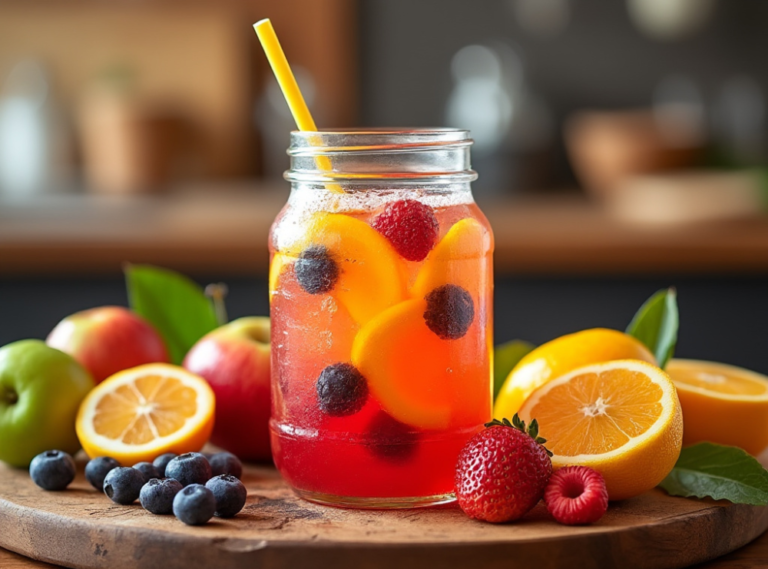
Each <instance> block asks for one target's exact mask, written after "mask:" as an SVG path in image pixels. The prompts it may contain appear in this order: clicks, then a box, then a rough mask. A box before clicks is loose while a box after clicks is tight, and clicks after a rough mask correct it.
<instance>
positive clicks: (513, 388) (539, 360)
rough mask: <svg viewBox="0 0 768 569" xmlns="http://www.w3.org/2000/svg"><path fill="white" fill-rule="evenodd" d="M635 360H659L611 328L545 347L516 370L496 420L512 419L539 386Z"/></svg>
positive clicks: (499, 399)
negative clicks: (604, 364) (595, 367)
mask: <svg viewBox="0 0 768 569" xmlns="http://www.w3.org/2000/svg"><path fill="white" fill-rule="evenodd" d="M624 359H633V360H641V361H644V362H648V363H651V364H655V363H656V358H654V356H653V354H652V353H651V352H650V351H649V350H648V348H646V347H645V346H644V345H643V344H642V343H641V342H640V341H639V340H637V339H636V338H634V337H632V336H630V335H628V334H624V333H623V332H619V331H617V330H609V329H607V328H593V329H590V330H583V331H581V332H576V333H574V334H567V335H565V336H561V337H559V338H556V339H554V340H551V341H550V342H547V343H546V344H542V345H541V346H539V347H538V348H536V349H535V350H533V351H532V352H530V353H529V354H527V355H526V356H525V357H524V358H523V359H521V360H520V361H519V362H518V363H517V365H516V366H515V367H514V368H513V369H512V371H511V372H510V373H509V376H507V379H506V381H505V382H504V385H503V386H502V388H501V391H499V395H498V397H497V398H496V404H495V405H494V409H493V413H494V416H495V417H502V416H503V417H511V416H513V415H514V414H515V413H517V412H518V411H519V410H520V408H521V407H522V405H523V403H524V402H525V400H526V399H527V398H528V397H529V396H530V394H531V393H533V391H534V390H535V389H537V388H538V387H540V386H542V385H544V384H545V383H546V382H548V381H550V380H552V379H555V378H556V377H558V376H561V375H563V374H565V373H568V372H570V371H571V370H573V369H576V368H578V367H581V366H585V365H589V364H595V363H600V362H607V361H612V360H624Z"/></svg>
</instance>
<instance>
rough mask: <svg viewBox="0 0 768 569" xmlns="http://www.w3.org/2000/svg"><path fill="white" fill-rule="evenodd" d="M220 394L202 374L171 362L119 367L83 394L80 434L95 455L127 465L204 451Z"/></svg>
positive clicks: (78, 421) (91, 455) (88, 450)
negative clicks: (161, 457)
mask: <svg viewBox="0 0 768 569" xmlns="http://www.w3.org/2000/svg"><path fill="white" fill-rule="evenodd" d="M214 407H215V397H214V394H213V391H212V390H211V388H210V386H209V385H208V383H207V382H206V381H205V380H204V379H203V378H201V377H199V376H197V375H195V374H192V373H190V372H188V371H186V370H185V369H184V368H181V367H178V366H174V365H171V364H159V363H158V364H146V365H142V366H138V367H135V368H131V369H128V370H125V371H121V372H119V373H116V374H115V375H113V376H111V377H109V378H107V379H106V380H105V381H103V382H102V383H100V384H99V385H98V386H96V388H95V389H94V390H93V391H91V392H90V393H89V394H88V396H87V397H86V398H85V399H84V400H83V403H82V404H81V406H80V411H79V413H78V416H77V435H78V437H79V439H80V443H81V444H82V446H83V449H84V450H85V452H86V453H87V454H88V456H90V457H95V456H111V457H113V458H114V459H116V460H117V461H118V462H120V464H122V465H123V466H130V465H132V464H136V463H138V462H142V461H149V462H151V461H152V460H154V458H156V457H157V456H159V455H161V454H163V453H166V452H175V453H177V454H182V453H185V452H190V451H198V450H200V449H201V448H202V447H203V445H204V444H205V443H206V441H207V440H208V438H209V437H210V434H211V431H212V429H213V419H214Z"/></svg>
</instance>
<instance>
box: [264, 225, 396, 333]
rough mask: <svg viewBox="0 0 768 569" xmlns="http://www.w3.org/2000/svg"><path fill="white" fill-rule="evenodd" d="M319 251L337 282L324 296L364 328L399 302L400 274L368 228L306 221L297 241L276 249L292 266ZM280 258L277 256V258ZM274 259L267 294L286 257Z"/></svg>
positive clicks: (381, 238) (389, 251) (391, 254)
mask: <svg viewBox="0 0 768 569" xmlns="http://www.w3.org/2000/svg"><path fill="white" fill-rule="evenodd" d="M309 248H313V250H315V251H317V250H322V251H324V254H327V255H328V256H329V257H330V259H332V260H333V262H334V263H335V264H336V267H337V269H338V277H337V280H336V281H335V283H334V284H333V287H332V289H331V290H330V291H329V293H330V294H331V295H333V296H334V297H335V298H337V299H338V300H339V302H340V303H342V304H343V305H344V306H345V307H346V308H347V310H349V313H350V314H351V315H352V317H353V318H354V319H355V320H356V321H357V322H358V323H359V324H361V325H362V324H364V323H366V322H368V321H369V320H370V319H371V318H373V317H374V316H376V315H377V314H379V313H380V312H381V311H383V310H385V309H387V308H389V307H390V306H393V305H395V304H397V303H398V302H400V301H401V300H403V299H404V298H405V293H406V281H407V278H406V269H405V265H404V263H403V261H402V260H401V259H400V256H399V255H398V254H397V252H396V251H395V250H394V248H393V247H392V245H390V243H389V241H387V239H386V238H385V237H384V236H383V235H381V234H380V233H379V232H378V231H376V230H375V229H373V228H372V227H371V226H370V225H368V224H367V223H365V222H364V221H361V220H359V219H357V218H354V217H351V216H349V215H345V214H339V213H318V214H316V215H314V216H312V219H311V221H310V224H309V227H308V228H307V230H306V232H305V235H304V236H303V238H301V239H299V240H298V241H297V242H296V243H294V244H292V245H290V246H289V247H287V248H284V249H282V250H281V253H282V254H283V255H285V256H287V257H290V258H291V261H292V262H295V261H296V258H298V257H299V256H300V255H301V254H302V252H304V251H306V250H308V249H309ZM281 257H282V256H281ZM281 257H278V256H277V254H276V255H275V257H274V259H273V261H272V269H271V270H270V289H272V287H273V284H274V287H275V288H276V287H277V283H278V279H279V275H280V273H281V271H283V270H284V267H285V265H286V260H287V259H286V258H281Z"/></svg>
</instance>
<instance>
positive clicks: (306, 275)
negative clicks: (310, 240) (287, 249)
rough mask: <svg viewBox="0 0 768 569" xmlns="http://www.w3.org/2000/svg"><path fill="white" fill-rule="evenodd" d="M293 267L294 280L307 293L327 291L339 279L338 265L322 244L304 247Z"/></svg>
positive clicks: (331, 288)
mask: <svg viewBox="0 0 768 569" xmlns="http://www.w3.org/2000/svg"><path fill="white" fill-rule="evenodd" d="M293 267H294V268H293V270H294V271H295V272H296V280H298V281H299V284H300V285H301V288H303V289H304V290H305V291H307V292H308V293H309V294H323V293H326V292H329V291H331V290H333V287H334V286H335V285H336V281H337V280H339V274H340V271H339V266H338V265H337V264H336V261H334V260H333V257H331V254H330V253H329V252H328V249H326V248H325V247H324V246H323V245H315V246H312V247H308V248H307V249H304V251H302V252H301V254H300V255H299V258H298V259H296V263H295V264H294V266H293Z"/></svg>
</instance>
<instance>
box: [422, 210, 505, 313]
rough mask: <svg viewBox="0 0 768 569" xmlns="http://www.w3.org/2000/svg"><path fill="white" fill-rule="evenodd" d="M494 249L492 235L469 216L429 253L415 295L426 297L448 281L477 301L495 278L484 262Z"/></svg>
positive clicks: (458, 223) (487, 263) (455, 224)
mask: <svg viewBox="0 0 768 569" xmlns="http://www.w3.org/2000/svg"><path fill="white" fill-rule="evenodd" d="M492 249H493V244H492V243H491V234H490V233H489V232H488V231H487V230H486V229H485V228H484V227H483V226H482V225H481V224H480V222H478V221H477V220H476V219H472V218H465V219H462V220H459V221H457V222H456V223H454V224H453V226H451V228H450V229H449V230H448V232H447V233H446V234H445V236H444V237H443V238H442V239H441V240H440V242H439V243H438V244H437V245H436V246H435V248H434V249H433V250H432V251H431V252H430V254H429V255H428V256H427V259H426V260H425V261H424V264H423V265H422V267H421V269H419V272H418V274H417V275H416V280H415V282H414V284H413V287H412V288H411V294H412V296H414V297H415V298H424V297H425V296H426V295H427V294H429V293H430V292H431V291H433V290H434V289H436V288H437V287H439V286H442V285H445V284H455V285H458V286H460V287H462V288H463V289H465V290H466V291H468V292H469V293H470V294H471V295H472V297H473V298H475V300H476V301H477V298H478V297H479V295H481V294H483V293H484V291H485V290H486V289H487V288H488V285H489V283H488V281H489V279H490V278H491V276H490V274H489V271H488V270H486V267H485V266H484V265H487V266H488V267H490V262H489V261H486V256H487V255H488V254H489V253H490V251H491V250H492Z"/></svg>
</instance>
